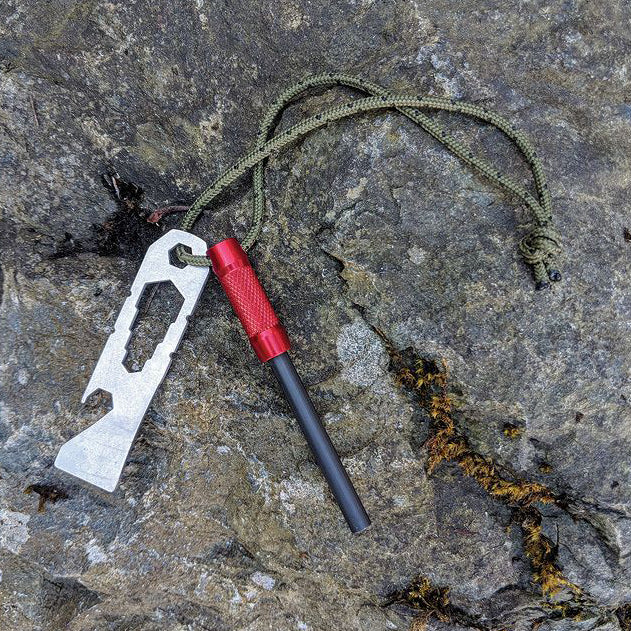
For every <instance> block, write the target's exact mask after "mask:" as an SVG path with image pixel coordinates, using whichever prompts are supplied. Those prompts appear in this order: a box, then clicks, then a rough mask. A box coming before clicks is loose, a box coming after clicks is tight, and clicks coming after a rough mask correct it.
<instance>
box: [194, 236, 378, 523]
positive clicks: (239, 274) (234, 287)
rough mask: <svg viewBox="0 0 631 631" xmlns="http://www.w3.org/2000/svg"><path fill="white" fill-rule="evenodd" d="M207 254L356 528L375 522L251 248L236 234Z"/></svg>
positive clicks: (325, 475) (346, 513)
mask: <svg viewBox="0 0 631 631" xmlns="http://www.w3.org/2000/svg"><path fill="white" fill-rule="evenodd" d="M207 256H208V258H209V259H210V261H211V263H212V266H213V270H214V272H215V274H216V276H217V278H218V279H219V282H220V283H221V286H222V287H223V288H224V291H225V292H226V295H227V296H228V299H229V300H230V304H231V305H232V307H233V309H234V311H235V313H236V314H237V316H238V318H239V320H240V321H241V324H242V325H243V328H244V329H245V332H246V333H247V336H248V338H249V340H250V344H251V345H252V348H253V349H254V352H255V353H256V356H257V357H258V358H259V359H260V360H261V361H262V362H264V363H269V364H271V365H272V369H273V370H274V374H275V375H276V378H277V379H278V381H280V384H281V386H282V387H283V390H284V392H285V396H286V397H287V400H288V401H289V403H290V404H291V407H292V409H293V411H294V414H295V415H296V418H297V419H298V422H299V423H300V427H301V429H302V431H303V433H304V435H305V437H306V438H307V442H308V443H309V447H311V451H312V452H313V455H314V456H315V458H316V461H317V463H318V465H319V466H320V469H322V473H324V477H325V478H326V481H327V482H328V483H329V486H330V487H331V491H332V492H333V495H334V496H335V499H336V500H337V503H338V505H339V507H340V509H341V510H342V513H343V514H344V517H345V518H346V521H347V522H348V525H349V526H350V529H351V530H352V531H353V532H360V531H361V530H365V529H366V528H368V526H370V519H368V515H367V514H366V511H365V509H364V507H363V506H362V503H361V501H360V499H359V497H357V492H356V491H355V489H354V488H353V484H352V482H351V481H350V479H349V477H348V474H347V473H346V470H345V469H344V467H343V466H342V462H341V461H340V457H339V456H338V455H337V452H336V451H335V447H333V443H331V439H330V438H329V435H328V434H327V433H326V430H325V429H324V426H323V425H322V422H321V421H320V419H319V417H318V415H317V413H316V411H315V409H314V408H313V403H311V400H310V399H309V395H308V394H307V391H306V390H305V387H304V386H303V385H302V381H300V377H299V376H298V373H297V372H296V369H295V368H294V365H293V364H292V363H291V359H289V355H287V351H288V350H289V348H290V342H289V338H288V337H287V333H286V332H285V329H284V328H283V326H282V325H281V323H280V321H279V320H278V317H277V316H276V313H274V309H273V307H272V305H271V304H270V301H269V299H268V297H267V294H266V293H265V290H264V289H263V287H262V286H261V283H260V282H259V280H258V278H257V277H256V273H255V272H254V269H253V268H252V265H250V261H249V260H248V257H247V254H246V253H245V251H244V250H243V248H242V247H241V245H240V244H239V242H238V241H237V240H236V239H234V238H230V239H224V240H223V241H220V242H219V243H217V244H215V245H213V246H212V247H211V248H209V249H208V253H207Z"/></svg>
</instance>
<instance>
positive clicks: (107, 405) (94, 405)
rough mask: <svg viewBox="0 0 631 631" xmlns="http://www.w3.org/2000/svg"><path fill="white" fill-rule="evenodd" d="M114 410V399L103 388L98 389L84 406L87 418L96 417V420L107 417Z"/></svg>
mask: <svg viewBox="0 0 631 631" xmlns="http://www.w3.org/2000/svg"><path fill="white" fill-rule="evenodd" d="M113 408H114V400H113V398H112V393H111V392H108V391H107V390H103V389H102V388H97V389H96V390H95V391H94V392H93V393H92V394H90V396H89V397H88V398H87V399H86V402H85V404H84V412H85V413H86V416H89V417H90V418H92V417H94V418H95V420H98V419H100V418H102V417H103V416H105V415H106V414H107V413H108V412H111V411H112V409H113Z"/></svg>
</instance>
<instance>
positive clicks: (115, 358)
mask: <svg viewBox="0 0 631 631" xmlns="http://www.w3.org/2000/svg"><path fill="white" fill-rule="evenodd" d="M180 244H181V245H184V246H188V247H189V248H191V250H192V252H193V254H199V255H202V256H203V255H204V254H205V252H206V244H205V243H204V241H203V240H202V239H200V238H199V237H196V236H195V235H193V234H191V233H190V232H184V231H182V230H170V231H169V232H167V233H166V234H165V235H164V236H163V237H161V238H160V239H158V240H157V241H156V242H155V243H153V244H152V245H151V246H150V247H149V249H148V250H147V253H146V255H145V258H144V259H143V261H142V265H141V266H140V269H139V270H138V274H137V275H136V278H135V279H134V282H133V284H132V286H131V294H130V295H129V297H128V298H127V300H125V303H124V304H123V307H122V309H121V311H120V313H119V314H118V318H117V319H116V324H115V325H114V332H113V333H112V334H111V335H110V336H109V338H108V340H107V342H106V343H105V348H104V349H103V352H102V353H101V357H100V358H99V361H98V363H97V365H96V368H95V369H94V372H93V373H92V377H91V378H90V381H89V382H88V386H87V388H86V389H85V392H84V394H83V398H82V402H83V403H85V401H86V400H87V398H88V397H89V396H90V395H91V394H92V393H94V392H95V391H97V390H103V391H106V392H109V393H110V394H111V396H112V409H111V410H110V411H109V412H108V413H107V414H105V416H103V417H102V418H101V419H99V420H98V421H97V422H96V423H94V424H93V425H91V426H90V427H88V428H87V429H86V430H84V431H83V432H81V433H80V434H78V435H77V436H75V437H74V438H72V439H71V440H69V441H68V442H67V443H65V444H64V445H62V447H61V449H60V450H59V454H58V455H57V459H56V460H55V466H56V467H57V468H58V469H61V470H62V471H65V472H66V473H70V474H72V475H74V476H76V477H77V478H80V479H81V480H85V481H86V482H89V483H90V484H94V485H95V486H98V487H100V488H102V489H104V490H106V491H109V492H112V491H113V490H114V489H115V488H116V486H117V485H118V480H119V478H120V475H121V471H122V469H123V466H124V464H125V460H126V459H127V455H128V453H129V450H130V448H131V445H132V443H133V441H134V438H135V436H136V433H137V431H138V427H139V426H140V422H141V421H142V418H143V416H144V415H145V412H146V411H147V408H148V407H149V403H151V399H152V398H153V395H154V394H155V392H156V390H157V389H158V386H159V385H160V383H161V382H162V380H163V379H164V376H165V375H166V372H167V370H168V369H169V365H170V363H171V356H172V355H173V353H174V352H175V350H176V349H177V347H178V344H179V343H180V340H181V339H182V335H183V334H184V331H185V329H186V325H187V324H188V318H189V316H190V315H191V313H192V312H193V309H194V308H195V305H196V303H197V300H198V298H199V296H200V294H201V292H202V289H203V288H204V284H205V283H206V279H207V278H208V271H209V270H208V268H207V267H196V266H193V265H187V266H186V267H183V268H179V267H176V266H175V265H173V264H172V263H171V262H170V255H171V251H172V250H173V249H174V248H175V247H176V246H178V245H180ZM162 281H171V282H172V283H173V284H174V285H175V287H176V288H177V290H178V291H179V292H180V294H182V297H183V298H184V303H183V304H182V307H181V308H180V312H179V313H178V315H177V318H176V320H175V321H174V322H173V323H172V324H171V325H170V326H169V328H168V330H167V332H166V334H165V336H164V339H163V340H162V341H161V342H160V343H159V344H158V345H157V346H156V348H155V350H154V352H153V355H152V356H151V358H150V359H148V360H147V361H146V362H145V365H144V366H143V368H142V370H140V371H139V372H129V371H128V370H127V368H125V366H124V365H123V361H124V360H125V356H126V355H127V344H128V343H129V339H130V337H131V329H132V326H133V324H134V320H135V319H136V316H137V315H138V302H139V301H140V298H141V296H142V293H143V290H144V288H145V286H146V285H148V284H150V283H158V282H162Z"/></svg>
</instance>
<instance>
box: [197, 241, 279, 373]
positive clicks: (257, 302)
mask: <svg viewBox="0 0 631 631" xmlns="http://www.w3.org/2000/svg"><path fill="white" fill-rule="evenodd" d="M206 255H207V256H208V258H209V259H210V260H211V262H212V265H213V271H214V272H215V274H216V275H217V278H218V279H219V282H220V283H221V286H222V287H223V288H224V291H225V292H226V295H227V296H228V300H230V304H231V305H232V308H233V309H234V312H235V313H236V314H237V316H238V318H239V320H240V321H241V324H242V325H243V328H244V329H245V332H246V333H247V335H248V337H249V338H250V344H252V348H254V351H255V352H256V354H257V356H258V358H259V359H260V360H261V361H264V362H266V361H268V360H269V359H272V358H273V357H276V356H277V355H280V354H281V353H284V352H286V351H288V350H289V338H288V337H287V333H286V332H285V329H284V328H283V326H282V325H281V323H280V322H279V320H278V317H277V316H276V313H274V309H273V307H272V305H271V304H270V301H269V299H268V297H267V294H266V293H265V290H264V289H263V287H261V283H260V282H259V279H258V278H257V277H256V273H255V272H254V269H253V268H252V266H251V265H250V261H249V260H248V257H247V254H246V253H245V251H244V250H243V248H242V247H241V246H240V245H239V242H238V241H237V240H236V239H226V240H225V241H221V242H219V243H217V245H214V246H213V247H212V248H210V249H209V250H208V252H207V253H206Z"/></svg>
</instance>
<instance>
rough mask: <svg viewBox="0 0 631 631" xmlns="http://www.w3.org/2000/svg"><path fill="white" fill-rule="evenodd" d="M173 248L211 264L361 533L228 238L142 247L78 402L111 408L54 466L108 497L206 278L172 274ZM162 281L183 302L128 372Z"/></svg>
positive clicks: (334, 464)
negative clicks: (108, 403) (132, 346)
mask: <svg viewBox="0 0 631 631" xmlns="http://www.w3.org/2000/svg"><path fill="white" fill-rule="evenodd" d="M179 245H184V246H188V247H189V248H190V249H191V250H192V253H193V254H195V255H203V254H204V253H206V255H207V256H208V257H209V258H210V260H211V262H212V268H213V271H214V272H215V274H216V276H217V278H218V279H219V282H220V283H221V285H222V287H223V288H224V290H225V292H226V295H227V296H228V299H229V300H230V303H231V304H232V307H233V309H234V311H235V313H236V314H237V316H238V318H239V320H240V321H241V324H242V325H243V328H244V329H245V332H246V333H247V336H248V338H249V340H250V343H251V345H252V348H253V349H254V352H255V353H256V355H257V357H258V358H259V359H260V360H261V361H262V362H266V363H269V364H270V365H271V367H272V370H273V372H274V374H275V375H276V378H277V379H278V381H279V383H280V385H281V387H282V389H283V392H284V393H285V396H286V397H287V400H288V401H289V404H290V406H291V408H292V410H293V412H294V414H295V416H296V418H297V419H298V422H299V424H300V427H301V429H302V431H303V433H304V435H305V437H306V439H307V442H308V443H309V446H310V448H311V451H312V452H313V455H314V457H315V459H316V461H317V463H318V465H319V466H320V468H321V470H322V472H323V473H324V476H325V478H326V480H327V482H328V484H329V487H330V488H331V491H332V492H333V495H334V496H335V499H336V500H337V503H338V505H339V507H340V509H341V510H342V513H343V514H344V517H345V518H346V521H347V522H348V525H349V527H350V529H351V530H352V531H353V532H359V531H361V530H364V529H365V528H367V527H368V526H369V525H370V520H369V518H368V515H367V514H366V511H365V509H364V507H363V505H362V503H361V501H360V499H359V497H358V495H357V492H356V491H355V489H354V487H353V484H352V482H351V481H350V478H349V477H348V474H347V472H346V470H345V469H344V466H343V465H342V462H341V461H340V458H339V456H338V454H337V452H336V451H335V448H334V446H333V444H332V442H331V439H330V438H329V435H328V434H327V432H326V430H325V429H324V426H323V425H322V422H321V421H320V418H319V417H318V414H317V413H316V411H315V409H314V407H313V403H312V402H311V400H310V398H309V395H308V394H307V391H306V390H305V387H304V385H303V383H302V381H301V380H300V377H299V376H298V373H297V372H296V369H295V368H294V365H293V363H292V361H291V359H290V357H289V355H288V353H287V351H288V350H289V347H290V343H289V338H288V337H287V333H286V332H285V329H284V328H283V326H282V325H281V324H280V322H279V320H278V317H277V316H276V313H275V312H274V309H273V308H272V305H271V304H270V301H269V299H268V298H267V295H266V294H265V291H264V290H263V288H262V287H261V284H260V283H259V280H258V278H257V276H256V274H255V272H254V269H253V268H252V266H251V265H250V262H249V260H248V257H247V255H246V253H245V251H244V250H243V249H242V248H241V246H240V245H239V242H238V241H237V240H236V239H232V238H231V239H226V240H225V241H221V242H220V243H218V244H217V245H214V246H213V247H211V248H210V249H209V250H208V251H206V244H205V243H204V241H202V239H200V238H199V237H196V236H194V235H192V234H191V233H189V232H184V231H181V230H171V231H169V232H167V233H166V234H165V235H164V236H163V237H162V238H161V239H159V240H158V241H156V242H155V243H154V244H153V245H151V246H150V247H149V249H148V250H147V254H146V256H145V258H144V260H143V262H142V265H141V266H140V269H139V270H138V274H137V275H136V278H135V279H134V282H133V284H132V288H131V294H130V296H129V297H128V298H127V300H126V301H125V303H124V304H123V307H122V309H121V311H120V314H119V316H118V318H117V320H116V324H115V326H114V332H113V333H112V334H111V335H110V337H109V338H108V340H107V342H106V344H105V348H104V349H103V352H102V354H101V357H100V358H99V361H98V363H97V365H96V368H95V370H94V373H93V374H92V377H91V378H90V381H89V382H88V385H87V388H86V390H85V393H84V395H83V399H82V400H83V401H84V402H85V401H86V399H87V398H88V397H89V396H90V395H91V394H92V393H94V392H96V391H98V390H103V391H106V392H109V393H110V394H111V396H112V405H113V407H112V409H111V410H110V411H109V412H107V414H105V416H103V417H102V418H101V419H100V420H98V421H97V422H96V423H94V424H93V425H91V426H90V427H88V428H87V429H86V430H84V431H82V432H81V433H80V434H78V435H77V436H75V437H74V438H72V439H71V440H69V441H68V442H67V443H65V444H64V445H63V446H62V447H61V449H60V450H59V454H58V456H57V459H56V460H55V466H56V467H57V468H58V469H61V470H62V471H65V472H66V473H70V474H72V475H74V476H76V477H77V478H80V479H81V480H84V481H86V482H89V483H90V484H93V485H95V486H98V487H100V488H102V489H104V490H105V491H109V492H112V491H114V489H115V488H116V486H117V485H118V481H119V479H120V476H121V473H122V470H123V467H124V465H125V460H126V459H127V455H128V454H129V450H130V449H131V446H132V443H133V441H134V438H135V436H136V433H137V432H138V428H139V426H140V423H141V421H142V418H143V416H144V415H145V412H146V411H147V408H148V407H149V404H150V403H151V399H152V398H153V396H154V394H155V392H156V390H157V388H158V386H159V385H160V383H161V381H162V379H163V378H164V376H165V375H166V372H167V370H168V368H169V364H170V363H171V356H172V355H173V353H174V352H175V350H176V349H177V346H178V344H179V342H180V340H181V339H182V336H183V334H184V331H185V329H186V324H187V322H188V318H189V316H190V315H191V314H192V312H193V309H194V308H195V304H196V303H197V300H198V298H199V296H200V294H201V292H202V289H203V288H204V285H205V283H206V279H207V277H208V268H207V267H197V266H193V265H187V266H186V267H183V268H179V267H177V266H176V265H174V264H173V263H172V262H171V258H170V253H171V252H172V251H173V250H174V249H175V248H176V247H177V246H179ZM161 281H172V282H173V284H174V285H175V287H176V288H177V289H178V291H179V292H180V293H181V294H182V297H183V298H184V302H183V304H182V307H181V308H180V311H179V313H178V315H177V318H176V320H175V321H174V322H173V323H172V324H171V325H170V326H169V328H168V330H167V332H166V335H165V336H164V339H163V340H162V341H161V342H160V343H159V344H158V345H157V347H156V349H155V351H154V353H153V355H152V357H151V358H150V359H149V360H147V362H146V363H145V365H144V366H143V368H142V370H140V371H139V372H129V371H128V370H127V368H126V367H125V365H124V360H125V356H126V354H127V344H128V343H129V339H130V337H131V332H132V326H133V324H134V320H135V318H136V316H137V314H138V304H139V301H140V298H141V296H142V293H143V290H144V288H145V286H146V285H147V284H149V283H156V282H161Z"/></svg>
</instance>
